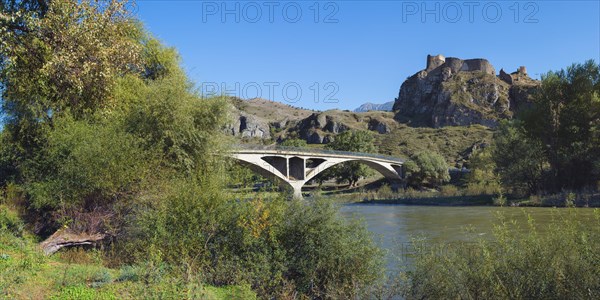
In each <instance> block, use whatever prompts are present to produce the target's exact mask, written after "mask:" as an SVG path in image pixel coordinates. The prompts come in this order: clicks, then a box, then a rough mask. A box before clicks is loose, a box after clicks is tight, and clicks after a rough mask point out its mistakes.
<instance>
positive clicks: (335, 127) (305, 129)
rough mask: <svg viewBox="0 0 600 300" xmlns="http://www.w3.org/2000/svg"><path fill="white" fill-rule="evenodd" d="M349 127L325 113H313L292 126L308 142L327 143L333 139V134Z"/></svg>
mask: <svg viewBox="0 0 600 300" xmlns="http://www.w3.org/2000/svg"><path fill="white" fill-rule="evenodd" d="M348 129H349V127H348V126H346V125H345V124H343V123H341V122H339V121H337V120H335V118H334V117H332V116H329V115H327V114H325V113H313V114H312V115H310V116H309V117H308V118H306V119H303V120H301V121H300V122H298V124H297V125H296V128H294V131H296V132H298V134H299V136H300V138H302V139H304V140H306V142H307V143H309V144H327V143H329V142H332V141H333V136H332V135H334V134H338V133H342V132H344V131H346V130H348Z"/></svg>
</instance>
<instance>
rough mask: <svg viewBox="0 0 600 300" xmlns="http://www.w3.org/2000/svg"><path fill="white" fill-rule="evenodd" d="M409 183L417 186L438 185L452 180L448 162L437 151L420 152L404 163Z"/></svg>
mask: <svg viewBox="0 0 600 300" xmlns="http://www.w3.org/2000/svg"><path fill="white" fill-rule="evenodd" d="M404 167H405V170H406V176H407V177H408V183H409V184H410V185H412V186H415V187H420V186H428V187H438V186H439V185H441V184H442V183H444V182H448V181H450V173H449V172H448V164H447V163H446V160H444V157H443V156H441V155H440V154H439V153H436V152H428V151H424V152H420V153H418V154H416V155H413V156H412V157H411V160H409V161H407V162H406V163H405V164H404Z"/></svg>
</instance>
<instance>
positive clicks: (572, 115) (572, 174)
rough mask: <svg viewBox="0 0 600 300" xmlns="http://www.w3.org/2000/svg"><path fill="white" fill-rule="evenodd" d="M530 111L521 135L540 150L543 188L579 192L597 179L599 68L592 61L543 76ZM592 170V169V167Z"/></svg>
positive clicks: (599, 109) (598, 176) (599, 100)
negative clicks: (546, 166) (546, 175)
mask: <svg viewBox="0 0 600 300" xmlns="http://www.w3.org/2000/svg"><path fill="white" fill-rule="evenodd" d="M534 101H535V102H534V105H533V107H532V109H531V110H529V111H528V112H526V113H525V114H524V115H523V120H524V124H523V126H524V128H525V132H526V134H527V135H528V136H529V137H530V138H531V139H533V140H537V141H539V143H541V144H542V145H543V146H544V154H545V156H546V157H547V159H548V162H549V163H550V166H551V176H550V177H551V178H550V185H549V186H548V188H554V189H561V188H569V189H579V188H582V187H585V186H590V185H593V184H595V183H596V182H597V181H598V180H599V179H600V169H597V162H598V160H599V159H600V131H599V128H600V125H599V124H600V68H599V67H598V64H597V63H595V62H594V61H592V60H589V61H586V62H585V63H583V64H573V65H572V66H570V67H568V68H567V69H566V70H560V71H556V72H549V73H547V74H545V75H544V76H543V77H542V87H541V89H540V90H539V93H538V94H537V95H536V96H535V100H534ZM595 166H596V167H595Z"/></svg>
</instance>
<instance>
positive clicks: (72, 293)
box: [0, 206, 256, 299]
mask: <svg viewBox="0 0 600 300" xmlns="http://www.w3.org/2000/svg"><path fill="white" fill-rule="evenodd" d="M198 282H200V281H199V280H194V278H190V279H189V280H187V281H184V280H182V279H177V277H175V276H171V275H170V274H169V268H168V267H167V266H165V265H161V266H154V265H138V266H124V267H121V268H119V269H114V268H109V267H106V266H105V263H104V260H103V255H102V254H101V252H100V251H95V250H92V251H86V250H83V249H71V250H67V251H63V252H59V253H58V254H56V255H54V256H51V257H46V256H45V255H43V253H42V252H41V251H40V250H39V249H38V248H37V241H36V239H35V237H33V236H32V235H30V234H28V233H27V232H25V231H24V229H23V224H22V223H21V221H20V220H19V219H18V217H17V216H16V214H15V213H14V212H13V211H11V210H9V209H7V208H6V206H0V298H2V299H256V294H255V293H254V292H252V290H251V289H250V287H249V286H229V287H218V288H217V287H212V286H205V285H201V284H199V283H198Z"/></svg>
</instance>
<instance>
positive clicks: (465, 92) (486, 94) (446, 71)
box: [394, 55, 539, 128]
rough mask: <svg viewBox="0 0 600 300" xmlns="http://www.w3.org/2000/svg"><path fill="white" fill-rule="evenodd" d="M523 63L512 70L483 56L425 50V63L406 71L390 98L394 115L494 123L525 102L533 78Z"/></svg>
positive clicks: (423, 121) (431, 122) (441, 122)
mask: <svg viewBox="0 0 600 300" xmlns="http://www.w3.org/2000/svg"><path fill="white" fill-rule="evenodd" d="M526 72H527V71H526V70H525V68H524V67H522V68H520V69H519V71H517V72H514V73H512V74H507V73H505V72H504V70H501V72H500V76H496V74H495V69H494V67H493V66H492V65H491V64H490V63H489V62H488V61H487V60H485V59H469V60H462V59H458V58H453V57H449V58H445V57H443V56H441V55H438V56H428V57H427V67H426V68H425V69H424V70H421V71H419V72H417V73H416V74H414V75H413V76H411V77H409V78H408V79H407V80H406V81H405V82H404V83H403V84H402V86H401V88H400V92H399V94H398V98H396V100H395V103H394V111H395V112H396V116H395V119H396V120H398V121H400V122H402V123H408V124H411V125H413V126H427V127H436V128H437V127H443V126H466V125H471V124H482V125H485V126H488V127H495V126H496V125H497V124H498V121H499V120H500V119H505V118H511V117H512V116H513V115H514V113H515V112H516V111H517V110H518V109H521V108H523V107H527V106H528V105H529V103H530V97H531V94H532V92H533V91H534V90H535V88H537V87H538V86H539V82H538V81H536V80H533V79H531V78H529V76H527V73H526Z"/></svg>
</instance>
